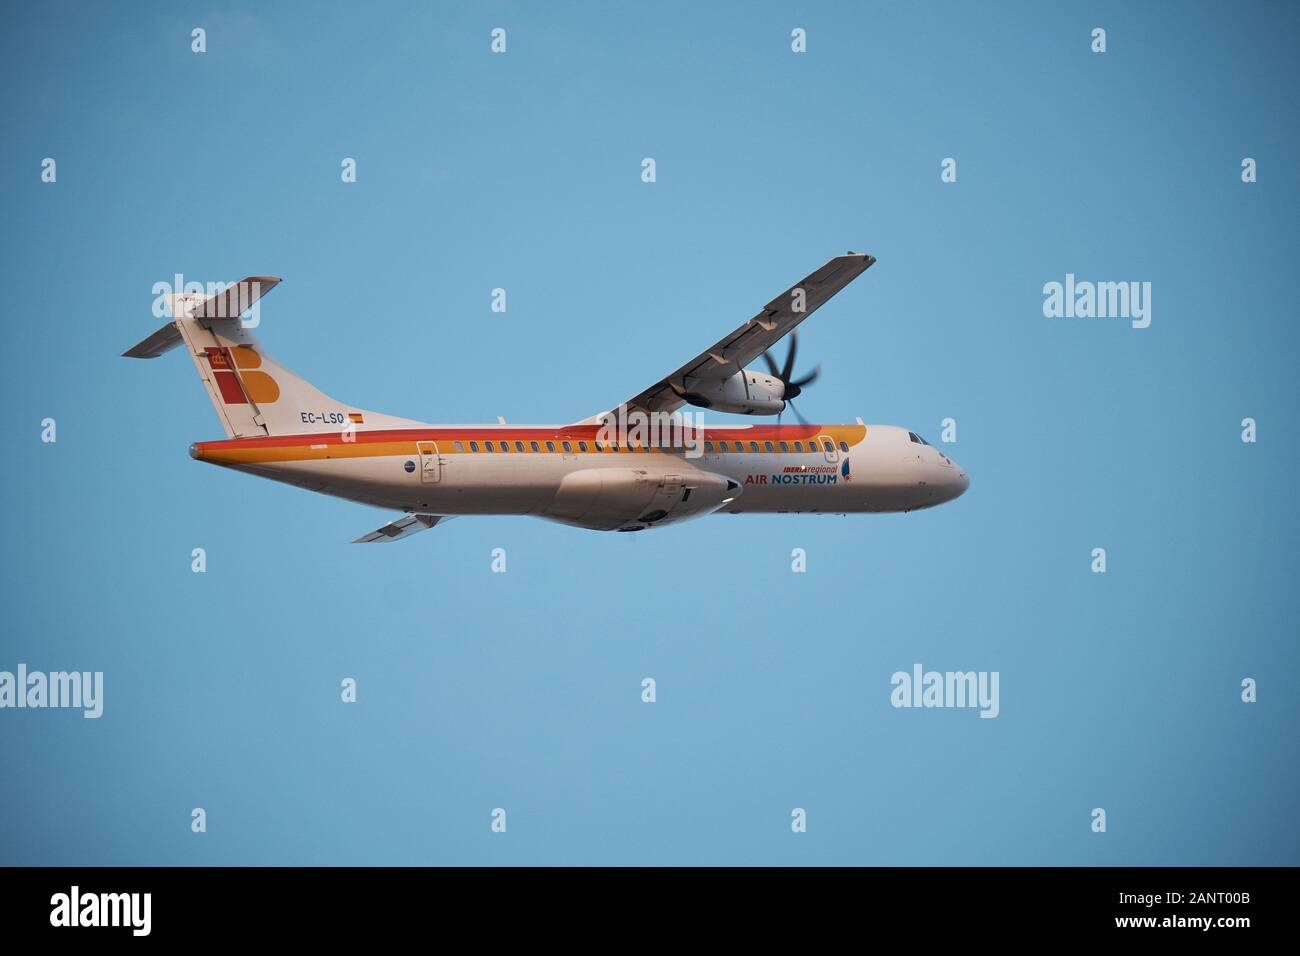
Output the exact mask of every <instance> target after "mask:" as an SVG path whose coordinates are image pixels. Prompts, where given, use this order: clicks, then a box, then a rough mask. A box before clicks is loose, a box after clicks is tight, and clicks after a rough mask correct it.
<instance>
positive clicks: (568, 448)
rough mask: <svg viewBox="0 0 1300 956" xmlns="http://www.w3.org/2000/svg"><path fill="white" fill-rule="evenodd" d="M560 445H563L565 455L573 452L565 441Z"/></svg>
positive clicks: (571, 447)
mask: <svg viewBox="0 0 1300 956" xmlns="http://www.w3.org/2000/svg"><path fill="white" fill-rule="evenodd" d="M562 444H563V445H564V451H565V453H566V454H568V453H569V452H572V451H573V446H572V445H571V444H569V443H568V442H567V441H566V442H563V443H562Z"/></svg>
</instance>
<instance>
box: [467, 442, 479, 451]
mask: <svg viewBox="0 0 1300 956" xmlns="http://www.w3.org/2000/svg"><path fill="white" fill-rule="evenodd" d="M469 450H470V451H478V442H476V441H472V442H470V443H469Z"/></svg>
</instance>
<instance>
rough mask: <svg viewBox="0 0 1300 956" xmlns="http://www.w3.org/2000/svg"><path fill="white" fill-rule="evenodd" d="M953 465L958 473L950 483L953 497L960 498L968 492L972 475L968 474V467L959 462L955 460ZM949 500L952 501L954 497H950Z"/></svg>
mask: <svg viewBox="0 0 1300 956" xmlns="http://www.w3.org/2000/svg"><path fill="white" fill-rule="evenodd" d="M952 467H953V470H954V471H956V474H955V475H953V477H952V482H951V484H950V488H951V491H952V497H953V498H960V497H961V496H962V495H964V494H965V493H966V489H967V488H969V487H970V475H968V474H966V469H965V468H963V467H962V466H961V465H959V464H957V463H956V462H955V461H954V462H953V463H952ZM949 500H950V501H951V500H952V499H951V498H950V499H949Z"/></svg>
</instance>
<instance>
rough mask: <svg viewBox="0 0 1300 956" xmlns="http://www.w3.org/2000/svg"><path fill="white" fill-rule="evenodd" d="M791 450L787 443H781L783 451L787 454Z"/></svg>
mask: <svg viewBox="0 0 1300 956" xmlns="http://www.w3.org/2000/svg"><path fill="white" fill-rule="evenodd" d="M789 450H790V446H789V445H787V444H786V443H785V442H781V451H783V452H787V451H789Z"/></svg>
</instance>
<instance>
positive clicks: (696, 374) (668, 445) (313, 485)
mask: <svg viewBox="0 0 1300 956" xmlns="http://www.w3.org/2000/svg"><path fill="white" fill-rule="evenodd" d="M875 261H876V260H875V258H874V257H873V256H870V255H865V254H862V253H854V252H850V253H847V254H845V255H842V256H836V257H835V258H833V259H831V260H830V261H829V262H827V263H826V264H825V265H823V266H821V267H820V268H819V269H817V270H815V271H814V272H812V273H811V274H810V275H808V276H806V277H804V278H803V279H802V280H800V281H799V282H798V283H796V284H795V285H794V286H792V287H790V288H789V289H787V290H786V291H785V292H783V293H782V294H781V295H778V296H777V297H776V298H774V299H772V300H771V301H770V302H768V303H767V305H765V306H763V308H762V310H761V311H759V313H758V314H757V315H755V316H754V317H753V318H752V319H749V320H748V321H747V322H745V323H744V324H743V325H741V326H740V327H739V328H738V329H736V330H735V331H734V332H732V333H731V334H730V335H727V336H726V337H724V338H723V339H721V340H720V341H718V342H717V343H715V344H714V345H712V346H710V347H709V348H707V349H705V350H704V351H703V352H701V353H700V354H699V355H697V356H695V357H694V358H692V359H691V360H690V361H689V362H687V363H686V364H685V365H683V366H682V367H681V368H679V369H677V370H676V371H674V372H672V373H671V374H669V375H667V376H665V377H664V378H662V379H659V380H658V381H656V382H655V383H654V384H653V385H651V386H650V387H649V388H647V389H645V390H644V391H642V392H641V393H639V394H638V395H636V396H634V397H633V398H631V399H629V400H628V401H626V402H624V403H623V404H622V405H620V406H616V407H615V408H613V409H610V410H607V411H605V412H601V413H600V414H598V415H594V416H592V417H591V418H587V419H584V420H582V421H580V422H576V423H574V424H571V425H507V424H505V423H504V420H498V424H495V425H435V424H430V423H428V422H421V421H414V420H411V419H406V418H397V417H394V416H392V415H385V414H381V413H378V412H372V411H369V410H367V409H361V408H357V407H355V406H352V405H348V404H345V403H343V402H339V401H336V400H335V399H333V398H330V397H329V396H328V395H325V394H324V393H323V392H321V391H319V390H318V389H316V388H315V387H314V386H313V385H311V384H310V383H309V382H307V381H306V380H305V379H303V378H300V377H299V376H297V375H295V374H294V373H293V372H291V371H289V370H288V369H287V368H285V367H284V366H283V365H281V364H280V363H278V362H277V361H275V360H274V359H273V358H271V356H270V355H268V354H267V352H266V351H265V350H264V349H263V348H262V346H261V345H260V344H259V343H258V341H257V339H256V338H255V337H254V336H253V333H252V331H251V327H252V326H253V325H254V324H256V323H252V322H250V321H248V320H246V319H244V318H243V316H244V315H246V314H251V312H250V310H251V309H252V308H253V307H254V306H255V305H257V303H258V300H259V299H260V298H261V297H262V296H263V295H265V294H266V293H267V292H269V291H270V290H271V289H273V288H274V287H275V286H276V285H278V284H279V282H280V279H279V278H277V277H275V276H249V277H248V278H246V279H243V280H241V281H240V282H238V283H234V284H231V285H229V286H226V287H224V288H219V291H217V292H216V293H215V294H212V295H205V294H204V293H194V292H179V293H177V294H173V295H169V296H167V300H168V304H169V312H168V313H167V314H169V315H170V316H171V319H170V321H168V322H167V323H166V324H165V325H163V326H162V328H160V329H158V330H157V331H156V332H154V333H153V334H152V335H150V336H149V337H148V338H146V339H144V340H143V341H141V342H139V343H138V344H136V345H135V346H133V347H132V348H130V349H129V350H127V351H126V352H125V353H123V354H124V355H125V356H126V357H129V358H157V357H158V356H160V355H162V354H164V353H166V352H168V351H170V350H172V349H173V348H176V347H178V346H182V345H183V346H184V347H185V349H186V350H187V351H188V352H189V353H190V357H191V358H192V359H193V360H194V366H195V368H196V369H197V370H198V373H199V379H200V380H201V381H202V383H203V387H204V389H205V390H206V391H207V393H208V397H209V398H210V399H211V401H212V405H213V407H214V408H215V409H216V412H217V417H218V418H219V419H220V421H221V424H222V426H223V428H224V429H225V432H226V438H225V439H223V440H219V441H204V442H197V443H195V444H193V445H191V446H190V455H191V457H193V458H196V459H198V460H199V461H203V462H207V463H209V464H213V465H219V466H221V467H223V468H231V469H234V470H236V471H242V472H247V473H249V474H253V475H257V476H260V477H263V478H270V479H273V480H275V481H280V482H285V483H287V484H290V485H296V486H298V487H301V488H306V489H308V490H309V491H317V492H321V493H323V494H328V495H334V496H337V497H340V498H345V499H348V500H351V501H356V502H360V503H362V504H367V505H373V506H376V507H380V508H386V509H391V510H395V511H400V512H401V513H402V515H401V517H398V518H396V519H395V520H393V521H391V522H389V523H388V524H386V525H384V526H383V527H381V528H379V529H377V530H375V531H372V532H370V533H369V534H365V535H362V536H361V537H359V538H357V539H355V541H354V542H353V543H387V542H392V541H399V540H402V539H404V538H408V537H410V536H411V535H413V534H416V533H417V532H420V531H424V530H426V529H429V528H432V527H435V526H436V525H438V524H441V523H442V522H444V521H446V520H447V519H449V518H452V517H456V516H459V515H534V516H537V517H540V518H545V519H548V520H550V521H555V522H559V523H561V524H565V525H571V526H574V527H578V528H587V529H593V530H600V531H644V530H647V529H650V528H661V527H665V526H668V525H672V524H676V523H678V522H681V521H686V520H689V519H692V518H700V517H704V516H706V515H712V514H735V515H738V514H771V513H776V514H841V515H842V514H850V513H859V512H874V513H881V512H907V511H914V510H917V509H921V508H931V507H934V506H935V505H939V504H943V503H944V502H947V501H951V500H953V499H954V498H957V497H958V496H960V495H961V494H962V493H963V492H965V491H966V489H967V488H968V487H969V486H970V479H969V478H968V477H967V475H966V472H965V471H964V470H963V469H962V468H961V467H960V466H959V465H957V463H956V462H954V461H953V460H952V459H951V458H950V457H949V456H948V455H946V454H944V453H943V452H941V451H940V450H939V449H937V448H935V447H934V446H932V445H930V444H929V443H928V442H927V441H926V440H925V439H924V438H922V437H921V436H920V435H919V434H918V433H917V432H916V431H913V430H910V429H907V428H899V427H895V426H891V425H865V424H863V422H862V419H861V418H858V419H857V421H856V424H852V425H816V424H810V423H807V422H805V421H804V420H803V419H802V417H801V416H799V415H798V411H797V410H796V409H794V407H793V405H792V402H793V400H794V399H795V398H796V397H797V396H798V395H799V394H800V392H801V391H802V390H803V389H804V388H806V387H807V386H808V385H809V384H811V382H812V381H814V380H815V379H816V377H817V375H818V373H819V371H820V368H818V369H815V370H814V371H813V372H812V373H810V374H808V375H805V376H802V377H799V378H794V377H793V372H794V360H795V355H796V347H797V335H796V333H795V328H796V327H797V326H798V325H799V324H800V323H801V322H802V321H803V320H804V319H806V318H807V317H808V316H809V315H811V314H812V313H813V312H815V311H816V310H817V309H819V308H820V307H821V306H822V305H824V304H825V303H826V302H827V301H829V300H830V299H831V297H832V296H834V295H835V294H836V293H837V292H839V291H840V290H841V289H843V288H844V287H845V286H846V285H848V284H849V283H850V282H851V281H853V280H854V279H855V278H857V277H858V276H859V275H861V274H862V273H863V272H864V271H866V270H867V269H868V268H870V266H871V265H872V264H873V263H875ZM257 314H258V316H259V319H260V307H259V311H258V313H257ZM786 334H790V336H791V340H790V347H789V352H788V355H787V358H786V361H785V362H784V363H783V365H782V366H780V367H778V366H777V363H776V361H775V360H774V359H773V358H772V356H771V354H770V349H771V348H772V346H773V345H774V344H775V343H776V342H778V341H779V340H780V339H781V338H783V337H784V336H785V335H786ZM760 357H761V358H762V359H763V360H764V362H765V364H766V371H763V370H758V371H756V370H754V369H750V368H747V367H746V366H748V365H749V364H750V363H751V362H754V361H755V360H757V359H758V358H760ZM688 405H689V406H692V407H695V408H703V409H708V410H711V411H715V412H726V413H737V414H741V415H759V416H773V415H775V416H777V423H776V424H774V425H773V424H756V425H751V424H743V425H711V424H710V425H704V424H703V423H701V422H699V421H695V419H697V418H699V417H701V416H702V414H703V413H694V412H689V411H688V412H685V413H683V412H682V411H680V410H681V409H682V408H683V406H688ZM787 408H789V409H790V410H791V411H792V412H793V413H794V414H795V416H796V417H798V418H799V423H798V424H781V421H780V416H781V414H782V413H783V412H784V411H785V410H786V409H787Z"/></svg>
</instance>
